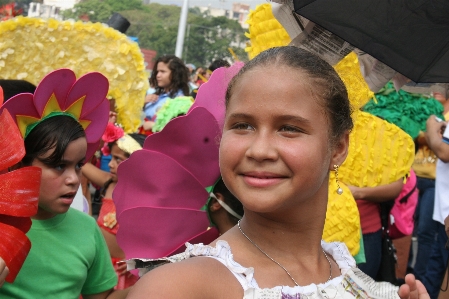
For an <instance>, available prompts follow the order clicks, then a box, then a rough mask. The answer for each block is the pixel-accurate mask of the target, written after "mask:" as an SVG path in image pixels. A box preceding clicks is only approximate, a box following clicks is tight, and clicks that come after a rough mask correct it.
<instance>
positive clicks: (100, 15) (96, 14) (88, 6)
mask: <svg viewBox="0 0 449 299" xmlns="http://www.w3.org/2000/svg"><path fill="white" fill-rule="evenodd" d="M62 15H63V17H64V19H75V20H78V19H80V18H83V17H84V16H87V17H88V20H89V21H91V22H101V23H105V22H107V21H108V20H109V18H110V16H111V15H112V8H111V6H110V5H109V4H107V3H106V2H103V1H101V0H89V1H82V2H79V3H77V4H75V6H74V7H73V8H72V9H66V10H64V11H63V13H62Z"/></svg>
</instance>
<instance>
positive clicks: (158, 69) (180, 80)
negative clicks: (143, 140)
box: [142, 55, 189, 131]
mask: <svg viewBox="0 0 449 299" xmlns="http://www.w3.org/2000/svg"><path fill="white" fill-rule="evenodd" d="M188 74H189V71H188V69H187V67H186V66H185V65H184V62H182V60H181V59H179V58H178V57H176V56H175V55H165V56H161V57H159V58H158V59H157V60H156V63H155V64H154V68H153V71H152V73H151V77H150V86H152V87H153V88H154V90H155V92H154V93H153V94H148V95H147V96H146V97H145V105H144V107H143V111H144V112H145V122H144V124H143V125H142V127H143V130H144V131H151V128H152V127H153V125H154V120H155V118H156V113H157V111H158V110H159V109H160V108H161V107H162V105H164V103H165V102H166V101H167V99H169V98H170V99H173V98H175V97H179V96H188V95H189V75H188Z"/></svg>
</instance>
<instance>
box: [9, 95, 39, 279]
mask: <svg viewBox="0 0 449 299" xmlns="http://www.w3.org/2000/svg"><path fill="white" fill-rule="evenodd" d="M2 103H3V91H2V90H1V88H0V105H1V104H2ZM0 149H1V150H0V171H1V173H2V174H1V175H0V190H1V192H0V231H1V232H2V238H1V240H0V257H1V258H2V259H3V260H4V261H5V263H6V266H8V268H9V274H8V276H7V277H6V281H7V282H10V283H12V282H14V280H15V278H16V276H17V274H18V273H19V270H20V268H21V267H22V265H23V263H24V261H25V258H26V257H27V255H28V252H29V251H30V248H31V242H30V240H29V239H28V238H27V236H26V235H25V234H26V233H27V232H28V231H29V230H30V228H31V219H30V217H31V216H33V215H35V214H36V212H37V208H38V200H39V189H40V182H41V169H40V168H39V167H34V166H30V167H23V168H20V169H17V170H15V171H11V172H7V173H5V172H6V171H7V170H8V168H9V167H12V166H14V165H16V164H17V163H19V162H20V161H21V160H22V158H23V157H24V156H25V146H24V144H23V138H22V135H21V134H20V131H19V129H18V128H17V126H16V124H15V123H14V120H13V118H12V117H11V115H10V113H9V112H8V111H7V110H5V111H2V112H1V113H0Z"/></svg>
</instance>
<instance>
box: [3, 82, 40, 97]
mask: <svg viewBox="0 0 449 299" xmlns="http://www.w3.org/2000/svg"><path fill="white" fill-rule="evenodd" d="M0 86H1V87H2V89H3V97H4V100H5V102H6V101H7V100H9V99H10V98H12V97H13V96H15V95H18V94H20V93H33V94H34V92H35V91H36V86H35V85H34V84H32V83H30V82H28V81H25V80H9V79H0Z"/></svg>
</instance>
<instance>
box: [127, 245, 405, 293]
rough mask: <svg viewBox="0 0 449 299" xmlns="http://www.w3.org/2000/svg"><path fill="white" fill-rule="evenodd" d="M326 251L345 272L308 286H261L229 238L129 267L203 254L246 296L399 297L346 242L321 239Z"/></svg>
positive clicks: (131, 262) (142, 269) (142, 270)
mask: <svg viewBox="0 0 449 299" xmlns="http://www.w3.org/2000/svg"><path fill="white" fill-rule="evenodd" d="M321 245H322V247H323V249H324V251H326V253H327V254H328V255H330V256H332V257H333V258H334V260H335V261H336V262H337V265H338V267H339V268H340V271H341V275H340V276H338V277H335V278H333V279H331V280H330V281H328V282H326V283H322V284H310V285H307V286H295V287H290V286H277V287H274V288H271V289H261V288H260V287H259V286H258V284H257V282H256V280H255V279H254V268H252V267H250V268H245V267H243V266H242V265H240V264H239V263H237V262H236V261H234V257H233V255H232V252H231V248H230V247H229V244H228V243H227V242H226V241H223V240H219V241H217V243H216V246H215V247H212V246H209V245H203V244H195V245H192V244H189V243H186V247H187V248H186V250H185V252H183V253H180V254H177V255H174V256H170V257H167V258H163V259H156V260H152V259H150V260H141V259H132V260H128V261H127V264H128V270H130V269H136V268H140V269H139V270H140V274H141V275H143V274H144V273H146V272H148V271H149V270H151V269H154V268H155V267H158V266H160V265H162V264H164V263H167V262H170V263H175V262H180V261H182V260H185V259H189V258H193V257H197V256H203V257H210V258H213V259H216V260H217V261H219V262H220V263H222V264H223V265H224V266H225V267H226V268H228V269H229V271H231V273H232V274H233V275H234V276H235V278H236V279H237V280H238V281H239V283H240V285H241V286H242V288H243V291H244V296H243V299H300V298H301V299H305V298H307V299H309V298H310V299H312V298H323V299H324V298H325V299H350V298H357V299H363V298H375V299H380V298H382V299H399V295H398V287H396V286H394V285H392V284H390V283H387V282H375V281H374V280H373V279H372V278H371V277H369V276H368V275H366V274H365V273H363V272H362V271H360V270H359V269H358V268H356V264H355V261H354V259H353V257H352V256H351V254H350V253H349V251H348V249H347V247H346V245H345V244H343V243H339V242H333V243H326V242H324V241H321Z"/></svg>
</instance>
